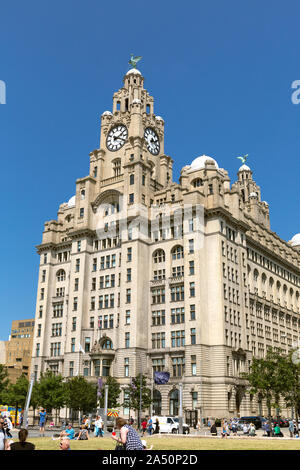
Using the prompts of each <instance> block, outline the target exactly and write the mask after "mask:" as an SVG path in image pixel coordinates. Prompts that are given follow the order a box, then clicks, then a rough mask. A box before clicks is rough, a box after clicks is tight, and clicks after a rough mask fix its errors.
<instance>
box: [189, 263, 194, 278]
mask: <svg viewBox="0 0 300 470" xmlns="http://www.w3.org/2000/svg"><path fill="white" fill-rule="evenodd" d="M189 267H190V276H193V275H194V274H195V262H194V261H190V262H189Z"/></svg>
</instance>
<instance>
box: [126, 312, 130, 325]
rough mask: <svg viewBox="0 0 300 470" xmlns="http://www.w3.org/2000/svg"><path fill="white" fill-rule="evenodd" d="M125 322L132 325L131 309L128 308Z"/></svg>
mask: <svg viewBox="0 0 300 470" xmlns="http://www.w3.org/2000/svg"><path fill="white" fill-rule="evenodd" d="M125 324H126V325H130V310H126V315H125Z"/></svg>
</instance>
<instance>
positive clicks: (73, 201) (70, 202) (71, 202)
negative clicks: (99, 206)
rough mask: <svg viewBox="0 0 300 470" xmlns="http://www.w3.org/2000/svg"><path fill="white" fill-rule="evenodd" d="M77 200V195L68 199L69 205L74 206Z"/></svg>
mask: <svg viewBox="0 0 300 470" xmlns="http://www.w3.org/2000/svg"><path fill="white" fill-rule="evenodd" d="M75 200H76V196H72V197H71V198H70V199H69V200H68V207H74V206H75Z"/></svg>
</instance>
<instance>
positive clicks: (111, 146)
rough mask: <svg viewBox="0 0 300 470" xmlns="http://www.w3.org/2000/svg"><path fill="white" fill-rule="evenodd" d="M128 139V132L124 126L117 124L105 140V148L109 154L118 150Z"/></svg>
mask: <svg viewBox="0 0 300 470" xmlns="http://www.w3.org/2000/svg"><path fill="white" fill-rule="evenodd" d="M127 137H128V131H127V128H126V126H123V125H122V124H119V125H118V126H115V127H113V128H112V129H111V130H110V131H109V133H108V136H107V138H106V146H107V148H108V150H110V151H111V152H115V151H116V150H119V149H120V148H121V147H123V145H124V144H125V141H126V139H127Z"/></svg>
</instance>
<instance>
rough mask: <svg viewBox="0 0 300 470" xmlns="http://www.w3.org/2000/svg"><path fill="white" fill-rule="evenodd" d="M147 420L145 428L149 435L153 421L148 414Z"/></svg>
mask: <svg viewBox="0 0 300 470" xmlns="http://www.w3.org/2000/svg"><path fill="white" fill-rule="evenodd" d="M148 418H149V419H148V421H147V430H148V434H149V436H151V434H152V432H153V422H152V419H151V417H150V416H148Z"/></svg>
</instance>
